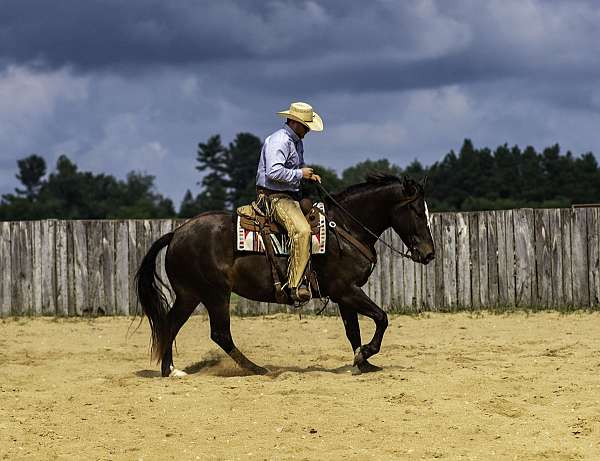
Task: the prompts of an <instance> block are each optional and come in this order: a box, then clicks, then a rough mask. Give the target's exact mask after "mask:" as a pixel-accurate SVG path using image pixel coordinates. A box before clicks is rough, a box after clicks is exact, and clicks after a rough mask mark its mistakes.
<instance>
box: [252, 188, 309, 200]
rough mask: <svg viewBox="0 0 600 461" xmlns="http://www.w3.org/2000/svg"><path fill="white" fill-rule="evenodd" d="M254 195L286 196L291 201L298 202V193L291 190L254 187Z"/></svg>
mask: <svg viewBox="0 0 600 461" xmlns="http://www.w3.org/2000/svg"><path fill="white" fill-rule="evenodd" d="M256 194H257V195H261V194H262V195H266V196H267V197H270V196H271V195H287V196H288V197H289V198H291V199H292V200H296V201H300V192H299V191H298V192H295V191H291V190H273V189H267V188H266V187H261V186H256Z"/></svg>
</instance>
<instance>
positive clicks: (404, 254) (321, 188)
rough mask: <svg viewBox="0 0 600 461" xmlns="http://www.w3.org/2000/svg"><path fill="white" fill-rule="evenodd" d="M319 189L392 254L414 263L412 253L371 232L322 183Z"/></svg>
mask: <svg viewBox="0 0 600 461" xmlns="http://www.w3.org/2000/svg"><path fill="white" fill-rule="evenodd" d="M317 188H318V189H319V190H320V191H322V192H323V193H324V194H325V195H326V196H327V197H328V198H329V200H331V202H332V203H333V204H334V205H335V206H337V207H338V208H339V209H340V210H341V211H343V212H344V213H345V214H346V215H347V216H348V217H349V218H350V219H352V221H354V222H355V223H356V224H358V225H359V226H360V227H361V229H363V230H364V231H366V232H367V233H368V234H369V235H370V236H371V237H374V238H375V240H379V241H380V242H381V243H383V244H384V245H385V246H386V247H388V248H389V249H390V250H392V252H394V253H396V254H398V255H400V256H402V257H403V258H407V259H410V260H412V261H414V259H413V257H412V255H411V254H410V253H404V252H403V251H400V250H398V249H396V248H394V247H393V246H392V245H390V244H389V243H387V242H386V241H385V240H383V239H382V238H381V237H380V236H379V235H377V234H375V233H374V232H373V231H371V229H369V228H368V227H367V226H365V225H364V224H363V223H362V222H360V221H359V220H358V219H357V218H356V217H355V216H354V215H353V214H352V213H350V212H349V211H348V210H347V209H346V208H344V206H343V205H342V204H341V203H340V202H338V201H337V200H336V199H335V198H333V196H332V195H331V194H330V193H329V191H328V190H327V189H325V188H324V187H323V186H322V185H321V183H319V182H317ZM418 197H419V196H418V194H417V195H415V196H413V197H410V200H408V201H406V203H403V204H402V206H406V205H409V204H410V203H412V202H414V201H415V200H416V199H417V198H418ZM332 222H333V221H332ZM334 224H335V223H334ZM332 227H333V229H334V230H336V227H337V226H332ZM342 236H343V234H342ZM346 239H347V240H349V239H348V238H346ZM349 241H350V242H351V243H353V242H352V241H351V240H349Z"/></svg>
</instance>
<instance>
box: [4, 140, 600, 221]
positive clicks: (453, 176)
mask: <svg viewBox="0 0 600 461" xmlns="http://www.w3.org/2000/svg"><path fill="white" fill-rule="evenodd" d="M260 149H261V141H260V139H259V138H257V137H256V136H254V135H252V134H250V133H239V134H238V135H237V136H236V137H235V139H234V140H233V142H231V143H229V145H228V146H227V147H225V146H223V144H222V142H221V138H220V136H219V135H215V136H211V137H210V138H209V139H208V140H207V142H206V143H199V144H198V153H197V157H196V160H197V166H196V169H197V170H198V171H200V172H202V173H204V176H203V178H202V181H201V182H200V185H201V191H200V193H199V194H197V195H196V196H194V195H193V194H192V192H191V191H190V190H188V191H187V192H186V194H185V196H184V198H183V201H182V203H181V208H180V211H179V216H181V217H191V216H194V215H197V214H199V213H202V212H204V211H209V210H223V209H232V208H234V207H236V206H238V205H241V204H245V203H250V202H251V201H252V200H253V199H254V197H255V179H256V167H257V165H258V159H259V156H260ZM308 158H309V159H310V155H309V156H308ZM17 166H18V173H17V178H18V179H19V181H20V182H21V184H22V187H21V188H17V189H16V190H15V193H13V194H6V195H4V196H2V200H1V201H0V219H2V220H21V219H43V218H70V219H101V218H162V217H172V216H174V215H175V211H174V208H173V203H172V202H171V200H169V199H167V198H165V197H164V196H162V195H161V194H159V193H158V192H156V191H155V188H154V177H153V176H150V175H146V174H142V173H137V172H130V173H129V174H128V175H127V177H126V180H125V181H123V180H118V179H116V178H115V177H113V176H111V175H106V174H93V173H91V172H85V171H79V169H78V168H77V165H75V163H74V162H72V161H71V160H70V159H69V158H68V157H66V156H64V155H63V156H61V157H60V158H59V159H58V161H57V163H56V168H55V170H54V171H52V172H51V173H50V174H49V175H48V176H46V162H45V160H44V159H43V158H42V157H40V156H39V155H35V154H33V155H30V156H28V157H25V158H23V159H20V160H18V161H17ZM310 166H311V167H312V168H313V169H314V170H315V172H316V173H317V174H319V175H320V176H321V178H322V179H323V185H324V186H325V188H326V189H327V190H329V191H331V192H336V191H340V190H342V189H344V188H345V187H347V186H349V185H351V184H356V183H359V182H362V181H364V180H365V178H366V176H367V174H369V173H371V172H388V173H392V174H396V175H399V176H401V175H409V176H411V177H413V178H415V179H420V178H422V177H423V176H428V178H429V179H428V186H427V200H428V203H429V206H430V209H432V210H436V211H445V210H465V211H469V210H489V209H510V208H521V207H548V208H557V207H568V206H570V205H571V204H573V203H598V202H600V168H599V166H598V162H597V160H596V158H595V157H594V155H593V154H592V153H591V152H588V153H585V154H584V155H582V156H579V157H576V156H574V155H573V154H572V153H571V152H566V154H564V155H563V154H561V152H560V146H559V145H558V144H555V145H553V146H550V147H547V148H545V149H544V150H543V151H542V152H536V150H535V149H534V148H533V147H531V146H528V147H526V148H525V149H524V150H521V148H519V147H518V146H513V147H509V146H508V145H507V144H503V145H501V146H498V147H497V148H496V149H495V150H493V151H492V150H491V149H489V148H485V147H484V148H479V149H478V148H476V147H475V146H474V145H473V143H472V142H471V141H470V140H469V139H465V140H464V142H463V145H462V147H461V149H460V151H459V152H458V153H456V152H454V151H450V152H449V153H448V154H446V155H445V156H444V158H443V159H442V160H440V161H438V162H435V163H434V164H432V165H430V166H423V165H422V164H421V163H420V162H419V161H418V160H417V159H415V160H414V161H413V162H411V163H410V164H409V165H407V166H406V167H405V168H404V169H402V168H401V167H399V166H398V165H394V164H393V163H390V161H389V160H387V159H379V160H370V159H367V160H365V161H362V162H360V163H357V164H356V165H353V166H351V167H349V168H346V169H345V170H343V171H342V173H341V175H338V174H337V173H336V172H335V171H334V170H333V169H331V168H328V167H325V166H322V165H317V164H311V165H310ZM302 192H303V194H304V195H305V196H310V197H312V198H315V199H316V198H318V197H319V193H318V190H317V188H316V185H315V184H314V183H312V182H308V181H304V182H303V184H302Z"/></svg>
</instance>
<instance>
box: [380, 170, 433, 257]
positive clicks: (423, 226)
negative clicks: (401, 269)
mask: <svg viewBox="0 0 600 461" xmlns="http://www.w3.org/2000/svg"><path fill="white" fill-rule="evenodd" d="M425 182H426V180H425V179H424V180H423V181H422V182H420V183H419V182H416V181H413V180H412V179H408V178H404V180H403V181H402V184H401V186H402V187H401V192H400V194H399V197H398V200H397V201H396V200H395V202H396V203H395V204H394V205H393V206H392V209H391V224H392V228H393V229H394V230H395V231H396V233H397V234H398V235H399V236H400V238H401V239H402V241H403V242H404V244H405V245H406V246H407V247H408V249H409V250H410V254H411V257H412V259H413V260H414V261H416V262H419V263H422V264H427V263H429V262H430V261H432V260H433V259H434V258H435V248H434V245H433V238H432V236H431V222H430V216H429V211H428V209H427V203H426V202H425Z"/></svg>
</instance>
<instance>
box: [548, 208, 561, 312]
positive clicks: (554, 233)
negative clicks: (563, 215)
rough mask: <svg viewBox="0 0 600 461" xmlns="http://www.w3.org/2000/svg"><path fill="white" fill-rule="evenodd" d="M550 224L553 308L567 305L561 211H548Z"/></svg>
mask: <svg viewBox="0 0 600 461" xmlns="http://www.w3.org/2000/svg"><path fill="white" fill-rule="evenodd" d="M548 222H549V225H550V239H551V241H550V259H551V261H552V275H551V284H552V306H553V307H560V306H564V305H565V296H564V289H563V286H564V284H563V267H562V266H563V261H562V255H563V239H562V228H561V222H560V210H548Z"/></svg>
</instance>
